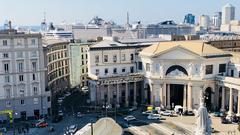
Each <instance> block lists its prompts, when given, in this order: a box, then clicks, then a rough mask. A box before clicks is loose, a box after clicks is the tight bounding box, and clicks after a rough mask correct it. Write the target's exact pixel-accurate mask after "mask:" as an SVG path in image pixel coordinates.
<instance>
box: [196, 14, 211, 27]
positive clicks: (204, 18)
mask: <svg viewBox="0 0 240 135" xmlns="http://www.w3.org/2000/svg"><path fill="white" fill-rule="evenodd" d="M209 24H210V18H209V16H208V15H201V16H200V18H199V26H201V27H203V28H208V27H209Z"/></svg>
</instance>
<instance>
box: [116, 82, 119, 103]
mask: <svg viewBox="0 0 240 135" xmlns="http://www.w3.org/2000/svg"><path fill="white" fill-rule="evenodd" d="M116 101H117V104H119V84H117V100H116Z"/></svg>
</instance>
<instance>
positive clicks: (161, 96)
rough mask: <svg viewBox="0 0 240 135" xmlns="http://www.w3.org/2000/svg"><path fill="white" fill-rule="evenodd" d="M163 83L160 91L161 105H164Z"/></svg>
mask: <svg viewBox="0 0 240 135" xmlns="http://www.w3.org/2000/svg"><path fill="white" fill-rule="evenodd" d="M163 93H164V92H163V84H160V92H159V94H160V95H159V96H160V106H164V104H163V103H164V102H163V97H164V95H163Z"/></svg>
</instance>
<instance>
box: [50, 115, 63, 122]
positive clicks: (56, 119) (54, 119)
mask: <svg viewBox="0 0 240 135" xmlns="http://www.w3.org/2000/svg"><path fill="white" fill-rule="evenodd" d="M62 119H63V117H62V116H61V115H57V116H55V117H54V118H53V119H52V122H53V123H58V122H59V121H61V120H62Z"/></svg>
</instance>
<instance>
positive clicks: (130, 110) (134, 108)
mask: <svg viewBox="0 0 240 135" xmlns="http://www.w3.org/2000/svg"><path fill="white" fill-rule="evenodd" d="M136 110H137V107H136V106H134V107H132V108H130V109H129V110H128V111H129V112H133V111H136Z"/></svg>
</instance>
